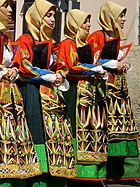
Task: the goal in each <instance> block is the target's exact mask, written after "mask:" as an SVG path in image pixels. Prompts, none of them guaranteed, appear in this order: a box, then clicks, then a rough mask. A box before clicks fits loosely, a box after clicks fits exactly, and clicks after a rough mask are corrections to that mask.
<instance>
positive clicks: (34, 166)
mask: <svg viewBox="0 0 140 187" xmlns="http://www.w3.org/2000/svg"><path fill="white" fill-rule="evenodd" d="M0 108H1V110H0V153H1V154H0V177H1V178H3V177H4V178H27V177H33V176H36V175H40V174H41V170H40V164H39V161H38V157H37V153H36V151H35V149H34V145H33V142H32V137H31V134H30V131H29V129H28V126H27V122H26V118H25V113H24V110H23V99H22V97H21V94H20V92H19V89H18V87H17V86H16V84H15V83H10V82H9V81H7V80H3V79H2V81H1V82H0Z"/></svg>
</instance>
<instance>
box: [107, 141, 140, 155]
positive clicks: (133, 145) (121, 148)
mask: <svg viewBox="0 0 140 187" xmlns="http://www.w3.org/2000/svg"><path fill="white" fill-rule="evenodd" d="M108 156H124V157H127V156H138V145H137V141H136V140H133V141H113V142H109V144H108Z"/></svg>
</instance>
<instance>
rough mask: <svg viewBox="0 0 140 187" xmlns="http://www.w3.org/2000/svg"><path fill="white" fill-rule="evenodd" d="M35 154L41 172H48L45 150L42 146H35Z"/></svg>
mask: <svg viewBox="0 0 140 187" xmlns="http://www.w3.org/2000/svg"><path fill="white" fill-rule="evenodd" d="M35 149H36V152H37V154H38V158H39V163H40V165H41V171H42V172H48V166H47V155H46V148H45V145H43V144H36V145H35Z"/></svg>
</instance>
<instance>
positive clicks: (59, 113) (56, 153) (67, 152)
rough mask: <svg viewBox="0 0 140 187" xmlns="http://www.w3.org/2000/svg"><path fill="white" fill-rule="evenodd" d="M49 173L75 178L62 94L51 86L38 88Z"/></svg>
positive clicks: (70, 132)
mask: <svg viewBox="0 0 140 187" xmlns="http://www.w3.org/2000/svg"><path fill="white" fill-rule="evenodd" d="M40 94H41V102H42V109H43V119H44V125H45V135H46V146H47V153H48V163H49V172H50V173H51V175H52V176H59V177H66V178H74V177H76V176H77V170H76V161H75V155H74V147H73V142H72V130H71V123H70V119H69V117H68V113H67V110H66V105H65V102H64V98H63V95H62V92H61V91H60V90H58V89H57V88H55V87H53V86H52V85H51V84H49V83H48V84H45V85H44V86H43V85H41V86H40Z"/></svg>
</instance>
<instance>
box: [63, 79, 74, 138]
mask: <svg viewBox="0 0 140 187" xmlns="http://www.w3.org/2000/svg"><path fill="white" fill-rule="evenodd" d="M69 83H70V89H69V90H68V91H66V92H63V95H64V98H65V102H66V104H67V109H68V113H69V116H70V119H71V122H72V132H73V137H74V138H76V98H77V81H70V82H69Z"/></svg>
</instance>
